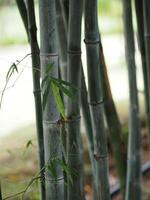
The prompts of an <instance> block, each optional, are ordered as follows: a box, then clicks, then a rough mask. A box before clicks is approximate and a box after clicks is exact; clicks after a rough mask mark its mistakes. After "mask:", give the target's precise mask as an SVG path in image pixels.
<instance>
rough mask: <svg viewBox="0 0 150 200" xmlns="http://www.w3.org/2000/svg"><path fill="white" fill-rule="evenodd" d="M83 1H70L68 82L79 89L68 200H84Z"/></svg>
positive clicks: (71, 116) (73, 106)
mask: <svg viewBox="0 0 150 200" xmlns="http://www.w3.org/2000/svg"><path fill="white" fill-rule="evenodd" d="M82 8H83V1H82V0H72V1H69V23H68V66H67V67H68V69H67V73H68V81H69V82H70V83H72V84H73V85H74V86H76V87H77V88H78V90H77V92H76V102H75V101H73V100H71V99H68V106H67V117H68V124H67V128H68V143H67V144H68V145H67V154H68V165H69V166H70V167H71V168H73V169H74V170H76V172H77V176H75V177H74V178H73V183H72V184H70V183H69V182H68V200H83V199H84V188H83V150H82V140H81V134H80V87H81V19H82Z"/></svg>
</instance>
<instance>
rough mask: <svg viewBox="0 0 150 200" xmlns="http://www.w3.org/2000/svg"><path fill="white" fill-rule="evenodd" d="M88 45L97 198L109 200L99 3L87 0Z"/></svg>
mask: <svg viewBox="0 0 150 200" xmlns="http://www.w3.org/2000/svg"><path fill="white" fill-rule="evenodd" d="M84 13H85V44H86V54H87V68H88V86H89V103H90V112H91V118H92V129H93V138H94V156H95V160H96V177H97V181H96V182H97V184H96V187H97V191H98V193H97V199H100V200H109V199H110V194H109V181H108V150H107V136H106V131H105V127H104V109H103V108H104V107H103V100H102V80H100V66H99V65H100V56H99V50H100V49H99V42H100V41H99V30H98V18H97V1H96V0H94V1H91V0H85V8H84Z"/></svg>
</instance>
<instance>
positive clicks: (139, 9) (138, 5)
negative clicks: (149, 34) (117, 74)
mask: <svg viewBox="0 0 150 200" xmlns="http://www.w3.org/2000/svg"><path fill="white" fill-rule="evenodd" d="M135 10H136V19H137V28H138V46H139V50H140V53H141V61H142V70H143V79H144V95H145V108H146V118H147V124H148V128H149V134H150V123H149V122H150V111H149V105H148V104H149V103H148V102H149V95H148V93H149V92H148V77H147V69H146V52H145V39H144V18H143V17H144V14H143V0H135Z"/></svg>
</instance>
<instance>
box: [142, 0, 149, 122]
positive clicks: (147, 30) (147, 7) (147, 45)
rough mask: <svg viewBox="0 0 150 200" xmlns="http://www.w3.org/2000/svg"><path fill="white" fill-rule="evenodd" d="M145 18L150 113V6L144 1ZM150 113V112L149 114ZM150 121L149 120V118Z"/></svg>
mask: <svg viewBox="0 0 150 200" xmlns="http://www.w3.org/2000/svg"><path fill="white" fill-rule="evenodd" d="M143 16H144V42H145V54H146V71H147V85H148V86H147V87H148V110H149V111H150V37H149V36H150V26H149V24H150V4H149V1H147V0H143ZM149 113H150V112H149ZM148 119H149V118H148Z"/></svg>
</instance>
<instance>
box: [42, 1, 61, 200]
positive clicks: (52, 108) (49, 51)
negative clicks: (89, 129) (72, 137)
mask: <svg viewBox="0 0 150 200" xmlns="http://www.w3.org/2000/svg"><path fill="white" fill-rule="evenodd" d="M39 14H40V39H41V53H40V55H41V70H42V79H43V80H44V78H45V76H46V75H47V73H46V72H47V66H48V65H52V64H53V67H52V69H51V71H50V72H49V75H51V76H52V77H55V78H58V53H57V44H56V7H55V0H40V1H39ZM47 99H48V100H47V103H46V107H45V109H44V110H43V127H44V145H45V146H44V147H45V149H44V150H45V164H50V163H49V161H51V160H52V159H53V158H54V159H55V158H57V159H60V160H62V144H61V135H60V125H59V123H58V122H59V119H60V113H59V111H58V109H57V106H56V103H55V99H54V95H53V94H52V90H51V88H50V90H49V94H48V98H47ZM54 170H55V173H56V177H54V176H53V175H52V173H50V171H49V170H46V174H45V182H46V183H45V184H46V200H63V199H64V176H63V170H62V168H61V166H59V165H58V164H57V163H55V165H54Z"/></svg>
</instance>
